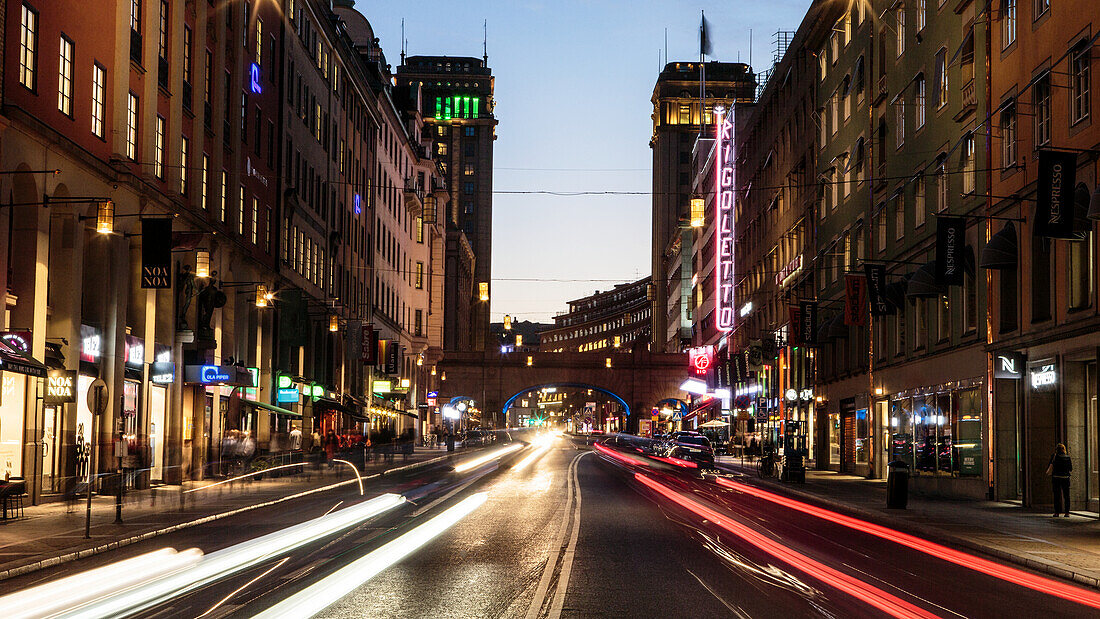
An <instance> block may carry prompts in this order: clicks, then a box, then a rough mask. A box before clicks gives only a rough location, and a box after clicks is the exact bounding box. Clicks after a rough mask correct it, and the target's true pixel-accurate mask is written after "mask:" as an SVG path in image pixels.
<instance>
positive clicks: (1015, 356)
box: [993, 352, 1024, 380]
mask: <svg viewBox="0 0 1100 619" xmlns="http://www.w3.org/2000/svg"><path fill="white" fill-rule="evenodd" d="M1023 377H1024V356H1023V355H1021V354H1020V353H1018V352H999V353H997V354H995V355H993V378H1004V379H1007V380H1021V379H1023Z"/></svg>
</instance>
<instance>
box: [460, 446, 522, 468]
mask: <svg viewBox="0 0 1100 619" xmlns="http://www.w3.org/2000/svg"><path fill="white" fill-rule="evenodd" d="M519 449H523V444H522V443H512V444H511V445H508V446H507V447H504V448H501V449H498V450H496V451H493V452H489V453H487V454H485V455H483V456H478V457H477V458H474V459H472V460H467V461H465V462H463V463H462V464H459V465H456V466H455V472H456V473H462V472H463V471H469V470H470V469H473V468H477V467H479V466H481V465H482V464H485V463H486V462H489V461H490V460H496V459H497V458H500V457H502V456H506V455H508V454H510V453H512V452H513V451H517V450H519Z"/></svg>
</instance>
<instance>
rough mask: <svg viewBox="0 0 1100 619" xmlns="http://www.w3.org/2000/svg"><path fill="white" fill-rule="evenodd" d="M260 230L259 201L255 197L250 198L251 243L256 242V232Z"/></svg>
mask: <svg viewBox="0 0 1100 619" xmlns="http://www.w3.org/2000/svg"><path fill="white" fill-rule="evenodd" d="M259 230H260V201H259V199H257V198H252V228H251V233H252V244H253V245H257V244H258V234H259Z"/></svg>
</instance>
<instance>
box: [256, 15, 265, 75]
mask: <svg viewBox="0 0 1100 619" xmlns="http://www.w3.org/2000/svg"><path fill="white" fill-rule="evenodd" d="M263 62H264V22H263V20H262V19H260V18H258V17H257V18H256V64H258V65H259V64H263Z"/></svg>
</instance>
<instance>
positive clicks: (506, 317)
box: [504, 314, 512, 331]
mask: <svg viewBox="0 0 1100 619" xmlns="http://www.w3.org/2000/svg"><path fill="white" fill-rule="evenodd" d="M504 330H505V331H511V330H512V317H511V316H509V315H508V314H505V315H504Z"/></svg>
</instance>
